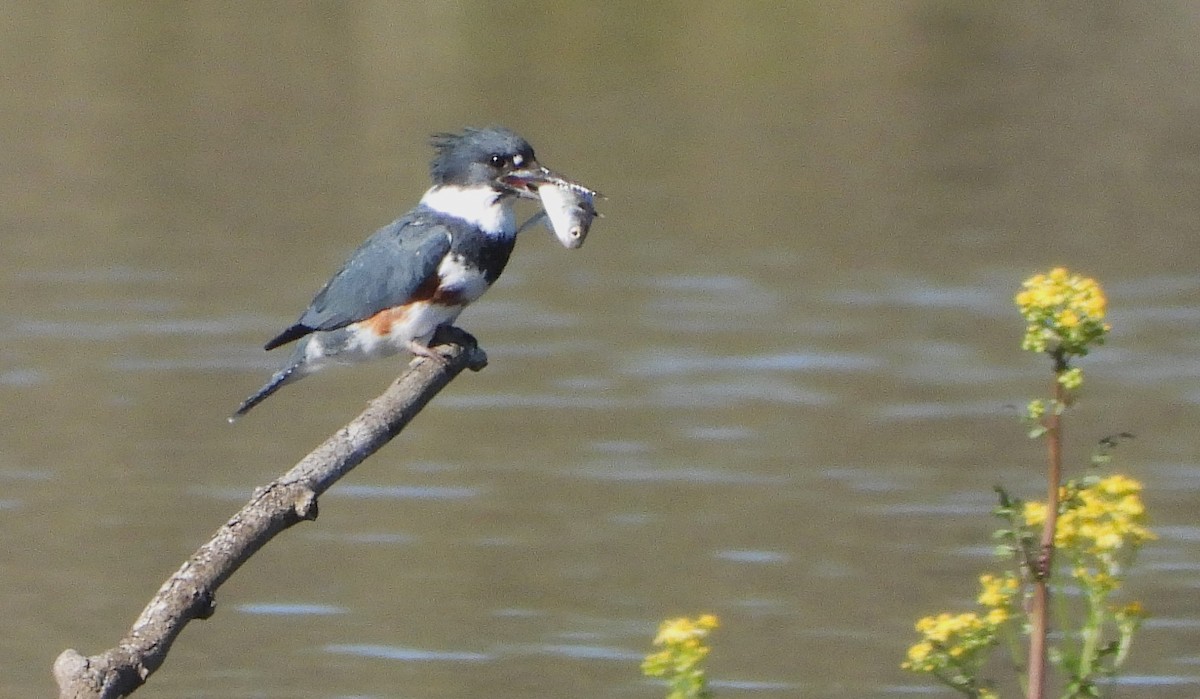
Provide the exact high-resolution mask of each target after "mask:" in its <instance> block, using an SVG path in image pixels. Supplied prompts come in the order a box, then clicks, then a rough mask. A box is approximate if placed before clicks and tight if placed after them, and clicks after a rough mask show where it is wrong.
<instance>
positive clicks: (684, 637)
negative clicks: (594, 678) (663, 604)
mask: <svg viewBox="0 0 1200 699" xmlns="http://www.w3.org/2000/svg"><path fill="white" fill-rule="evenodd" d="M718 625H719V622H718V620H717V617H716V616H714V615H712V614H702V615H700V616H699V617H697V618H696V619H695V620H692V619H690V618H688V617H679V618H676V619H667V620H666V621H664V622H663V623H662V624H661V625H660V626H659V627H658V634H657V635H656V636H655V637H654V645H655V646H659V647H661V648H662V650H659V651H657V652H655V653H651V654H650V655H647V656H646V658H645V660H643V661H642V672H643V674H645V675H647V676H648V677H662V678H665V679H666V680H667V681H668V682H669V683H670V686H671V691H670V693H668V694H667V697H668V699H702V698H703V697H708V696H710V695H709V692H708V679H707V677H706V676H705V672H704V666H703V661H704V659H705V658H706V657H707V656H708V652H709V648H708V646H706V645H704V640H705V639H706V638H708V635H709V633H710V632H711V631H712V630H713V629H715V628H717V626H718Z"/></svg>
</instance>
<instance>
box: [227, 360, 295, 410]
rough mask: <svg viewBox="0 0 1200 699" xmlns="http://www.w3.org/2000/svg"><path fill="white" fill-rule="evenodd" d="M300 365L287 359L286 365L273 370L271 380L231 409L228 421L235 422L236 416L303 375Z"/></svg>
mask: <svg viewBox="0 0 1200 699" xmlns="http://www.w3.org/2000/svg"><path fill="white" fill-rule="evenodd" d="M301 366H303V363H302V362H299V361H295V360H293V361H289V362H288V363H287V365H286V366H284V367H283V368H282V369H280V370H279V371H277V372H275V375H274V376H272V377H271V380H270V381H268V382H267V383H266V385H264V386H263V387H262V388H260V389H258V391H257V392H256V393H255V394H254V395H252V396H250V397H249V398H247V399H246V400H244V401H242V404H241V405H240V406H238V409H237V410H235V411H233V415H230V416H229V421H230V422H236V421H237V419H238V418H240V417H241V416H243V415H245V414H246V413H248V412H250V409H251V408H253V407H254V406H256V405H258V404H259V403H261V402H263V401H264V400H266V399H267V398H269V397H270V396H271V394H272V393H274V392H276V391H278V390H279V389H280V388H283V386H284V385H286V384H289V383H291V382H292V381H295V380H296V379H298V378H300V377H301V376H303V375H304V373H303V372H301V371H300V367H301Z"/></svg>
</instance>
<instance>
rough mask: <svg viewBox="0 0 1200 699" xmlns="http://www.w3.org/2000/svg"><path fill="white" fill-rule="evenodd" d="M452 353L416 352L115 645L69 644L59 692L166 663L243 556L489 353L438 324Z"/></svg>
mask: <svg viewBox="0 0 1200 699" xmlns="http://www.w3.org/2000/svg"><path fill="white" fill-rule="evenodd" d="M437 341H438V342H439V343H440V346H439V347H438V348H437V349H438V351H439V352H440V353H441V354H442V355H443V356H444V358H445V361H444V362H437V361H433V360H430V359H418V360H415V361H414V362H413V363H412V365H411V366H410V367H409V369H408V371H407V372H405V373H404V374H403V375H402V376H401V377H400V378H398V379H396V381H395V382H394V383H393V384H392V385H391V386H390V387H389V388H388V389H387V391H386V392H384V394H383V395H381V396H380V397H378V398H376V399H375V400H373V401H371V403H370V404H369V405H368V406H367V409H366V410H364V411H363V412H362V414H361V415H359V416H358V417H357V418H355V419H354V420H353V421H352V422H350V423H349V424H348V425H346V426H345V427H343V428H341V429H340V430H338V431H337V432H336V433H335V434H334V435H333V436H332V437H330V438H329V439H327V440H325V442H324V443H323V444H321V445H320V446H319V447H317V448H316V449H314V450H313V451H312V452H311V453H310V454H309V455H308V456H306V457H304V459H302V460H301V461H300V462H299V463H298V464H296V465H295V466H294V467H293V468H292V469H291V470H290V471H288V472H287V473H285V474H284V475H283V476H281V477H280V478H278V479H277V480H275V481H273V482H271V483H269V484H267V485H266V486H263V487H261V488H259V489H257V490H256V491H255V492H254V495H253V496H252V497H251V498H250V502H249V503H247V504H246V506H245V507H243V508H242V509H241V511H240V512H238V513H237V514H235V515H234V516H233V517H232V518H231V519H230V520H229V521H228V522H226V523H225V525H224V526H222V527H221V528H220V529H219V530H218V531H217V533H216V534H215V535H214V536H213V538H212V539H211V540H210V541H209V542H208V543H206V544H204V545H203V546H201V547H200V548H199V549H198V550H197V551H196V552H195V553H194V554H192V557H191V558H189V559H188V560H187V562H186V563H184V564H183V566H182V567H181V568H180V569H179V570H178V571H176V573H175V574H174V575H172V576H171V577H170V579H169V580H167V581H166V582H165V583H164V584H163V586H162V587H161V588H159V591H158V594H156V595H155V596H154V599H152V600H150V604H148V605H147V606H146V608H145V609H144V610H142V614H141V616H139V617H138V619H137V621H135V622H134V624H133V627H132V628H130V630H129V633H128V634H127V635H126V636H125V638H123V639H121V642H120V643H118V644H117V645H116V647H114V648H110V649H109V650H106V651H104V652H103V653H100V654H98V655H93V656H91V657H85V656H84V655H83V654H81V653H79V652H78V651H76V650H73V649H67V650H65V651H63V652H62V654H61V655H59V656H58V659H57V660H55V661H54V678H55V680H56V681H57V682H58V689H59V697H60V699H68V698H70V699H85V698H86V699H115V698H117V697H124V696H128V695H129V694H130V693H132V692H133V691H134V690H136V689H137V688H138V687H140V686H141V685H142V684H144V683H145V681H146V678H148V677H149V676H150V674H151V673H153V672H154V671H155V670H157V669H158V668H159V666H161V665H162V663H163V661H164V660H165V659H166V656H167V652H168V651H169V650H170V649H171V644H172V643H173V642H174V641H175V638H176V637H177V636H178V635H179V633H180V632H181V631H182V630H183V627H184V626H186V625H187V623H188V622H189V621H191V620H192V619H207V618H208V617H210V616H212V614H213V612H214V610H215V603H214V600H215V595H216V591H217V588H218V587H220V586H221V584H222V583H224V582H225V581H226V580H227V579H229V576H231V575H233V573H234V571H236V570H237V569H238V568H239V567H241V565H242V563H244V562H246V560H247V559H249V558H250V556H252V555H254V553H255V552H256V551H258V550H259V549H260V548H262V547H263V546H264V545H265V544H266V543H267V542H268V541H270V540H271V538H272V537H274V536H275V535H276V534H278V533H280V532H281V531H283V530H284V529H287V528H288V527H290V526H292V525H293V524H296V523H297V522H301V521H304V520H310V519H316V517H317V497H318V496H320V495H321V494H322V493H324V492H325V490H327V489H328V488H329V487H330V486H331V485H333V484H334V483H335V482H337V480H338V479H339V478H341V477H342V476H343V475H345V474H346V473H348V472H349V471H350V469H352V468H354V467H355V466H357V465H358V464H359V463H361V462H362V461H363V460H364V459H366V458H367V457H368V456H370V455H371V454H373V453H375V451H376V450H378V449H379V448H380V447H382V446H383V445H384V444H387V443H388V441H390V440H391V439H392V438H393V437H395V436H396V435H397V434H399V433H400V430H402V429H404V426H405V425H407V424H408V422H409V421H410V420H411V419H412V418H413V417H414V416H416V414H417V413H419V412H420V411H421V409H422V408H424V407H425V404H426V403H428V402H429V400H430V399H431V398H433V396H435V395H436V394H437V393H438V391H440V390H442V388H444V387H445V386H446V385H447V384H448V383H450V381H451V380H453V379H454V377H456V376H458V374H459V373H461V372H462V370H463V369H468V368H469V369H472V370H474V371H479V370H480V369H482V368H483V367H484V366H485V365H486V364H487V355H485V354H484V352H483V350H481V349H479V348H478V346H476V344H475V338H473V337H471V336H470V335H468V334H467V333H465V332H463V331H461V330H458V329H457V328H448V329H445V330H444V331H443V332H441V333H439V336H438V338H437Z"/></svg>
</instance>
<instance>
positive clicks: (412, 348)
mask: <svg viewBox="0 0 1200 699" xmlns="http://www.w3.org/2000/svg"><path fill="white" fill-rule="evenodd" d="M406 346H407V347H408V351H409V352H412V353H413V354H414V355H416V356H418V357H424V358H426V359H432V360H433V361H435V362H437V363H438V364H440V365H442V366H446V364H448V363H449V360H448V359H447V358H446V355H444V354H442V353H441V352H439V351H437V350H436V349H434V348H433V347H430V346H428V345H422V344H421V343H419V342H417V341H416V340H409V341H408V343H407V344H406Z"/></svg>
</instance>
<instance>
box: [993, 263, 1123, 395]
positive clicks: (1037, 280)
mask: <svg viewBox="0 0 1200 699" xmlns="http://www.w3.org/2000/svg"><path fill="white" fill-rule="evenodd" d="M1014 300H1015V301H1016V304H1017V308H1018V309H1019V310H1020V312H1021V316H1022V317H1023V318H1024V319H1025V323H1026V326H1025V337H1024V339H1023V340H1022V342H1021V347H1022V349H1027V350H1031V351H1034V352H1047V351H1054V352H1061V353H1062V354H1063V355H1079V356H1083V355H1085V354H1087V352H1088V346H1089V345H1094V344H1096V345H1098V344H1101V343H1103V342H1104V336H1105V335H1106V334H1107V333H1108V331H1109V330H1110V326H1109V325H1108V323H1106V322H1105V321H1104V317H1105V313H1106V311H1107V307H1108V301H1107V299H1106V298H1105V296H1104V290H1103V289H1101V288H1100V285H1099V284H1097V283H1096V280H1094V279H1091V278H1089V277H1083V276H1080V275H1078V274H1072V273H1070V272H1068V271H1067V270H1066V269H1065V268H1063V267H1055V268H1054V269H1052V270H1050V272H1048V273H1047V274H1035V275H1034V276H1032V277H1030V278H1029V279H1026V280H1025V282H1024V283H1023V284H1022V285H1021V291H1020V292H1018V293H1017V295H1016V297H1015V299H1014ZM1079 378H1080V379H1081V378H1082V377H1079Z"/></svg>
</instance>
